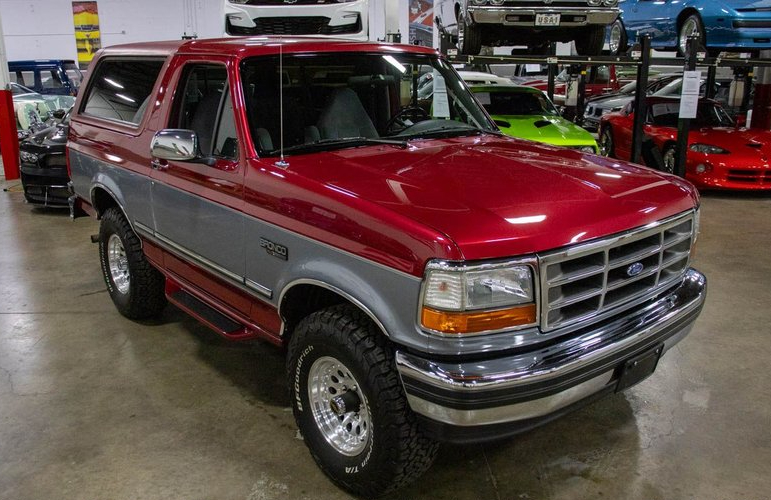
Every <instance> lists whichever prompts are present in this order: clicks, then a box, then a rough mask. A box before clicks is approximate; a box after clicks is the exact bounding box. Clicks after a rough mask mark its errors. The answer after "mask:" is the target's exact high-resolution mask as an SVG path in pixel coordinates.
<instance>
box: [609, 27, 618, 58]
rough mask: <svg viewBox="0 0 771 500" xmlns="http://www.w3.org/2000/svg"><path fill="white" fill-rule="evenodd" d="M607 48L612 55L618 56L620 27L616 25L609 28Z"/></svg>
mask: <svg viewBox="0 0 771 500" xmlns="http://www.w3.org/2000/svg"><path fill="white" fill-rule="evenodd" d="M608 48H609V49H610V52H611V53H612V54H618V51H619V50H620V48H621V26H619V25H618V23H615V24H613V26H611V27H610V40H608Z"/></svg>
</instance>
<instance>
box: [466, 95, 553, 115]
mask: <svg viewBox="0 0 771 500" xmlns="http://www.w3.org/2000/svg"><path fill="white" fill-rule="evenodd" d="M479 96H480V95H479V94H477V97H479ZM480 102H482V103H483V106H484V108H485V109H486V110H487V112H488V113H490V114H491V115H503V116H522V115H525V116H532V115H557V114H558V113H557V110H556V109H554V106H553V105H552V103H551V102H550V101H549V100H548V99H547V98H546V96H544V95H543V93H541V92H500V91H499V92H490V93H489V97H488V98H487V99H485V100H484V101H483V100H480Z"/></svg>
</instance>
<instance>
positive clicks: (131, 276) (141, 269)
mask: <svg viewBox="0 0 771 500" xmlns="http://www.w3.org/2000/svg"><path fill="white" fill-rule="evenodd" d="M99 260H100V262H101V264H102V275H103V276H104V281H105V283H106V284H107V291H108V292H109V293H110V298H112V301H113V303H114V304H115V307H117V308H118V311H119V312H120V313H121V314H122V315H124V316H125V317H127V318H129V319H146V318H152V317H155V316H158V315H160V313H161V312H162V311H163V308H164V307H165V306H166V296H165V295H164V283H165V280H164V277H163V275H162V274H161V273H160V272H159V271H158V270H157V269H155V268H154V267H153V266H152V265H151V264H150V263H149V262H148V261H147V258H145V254H144V253H143V252H142V245H141V242H140V241H139V238H138V237H137V235H136V234H135V233H134V231H133V230H132V229H131V225H130V224H129V223H128V221H127V220H126V218H125V217H124V216H123V213H122V212H121V211H120V210H119V209H118V208H116V207H112V208H108V209H107V210H106V211H105V212H104V215H103V216H102V222H101V225H100V226H99Z"/></svg>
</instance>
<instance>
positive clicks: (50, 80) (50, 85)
mask: <svg viewBox="0 0 771 500" xmlns="http://www.w3.org/2000/svg"><path fill="white" fill-rule="evenodd" d="M40 83H42V84H43V88H44V89H59V88H61V87H62V81H61V79H60V78H59V71H58V70H51V71H41V72H40Z"/></svg>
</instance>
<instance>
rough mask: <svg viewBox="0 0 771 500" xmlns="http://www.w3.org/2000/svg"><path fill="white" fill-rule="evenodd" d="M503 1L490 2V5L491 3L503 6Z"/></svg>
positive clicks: (491, 0) (494, 0)
mask: <svg viewBox="0 0 771 500" xmlns="http://www.w3.org/2000/svg"><path fill="white" fill-rule="evenodd" d="M504 1H505V0H490V3H491V4H492V5H503V2H504Z"/></svg>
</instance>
